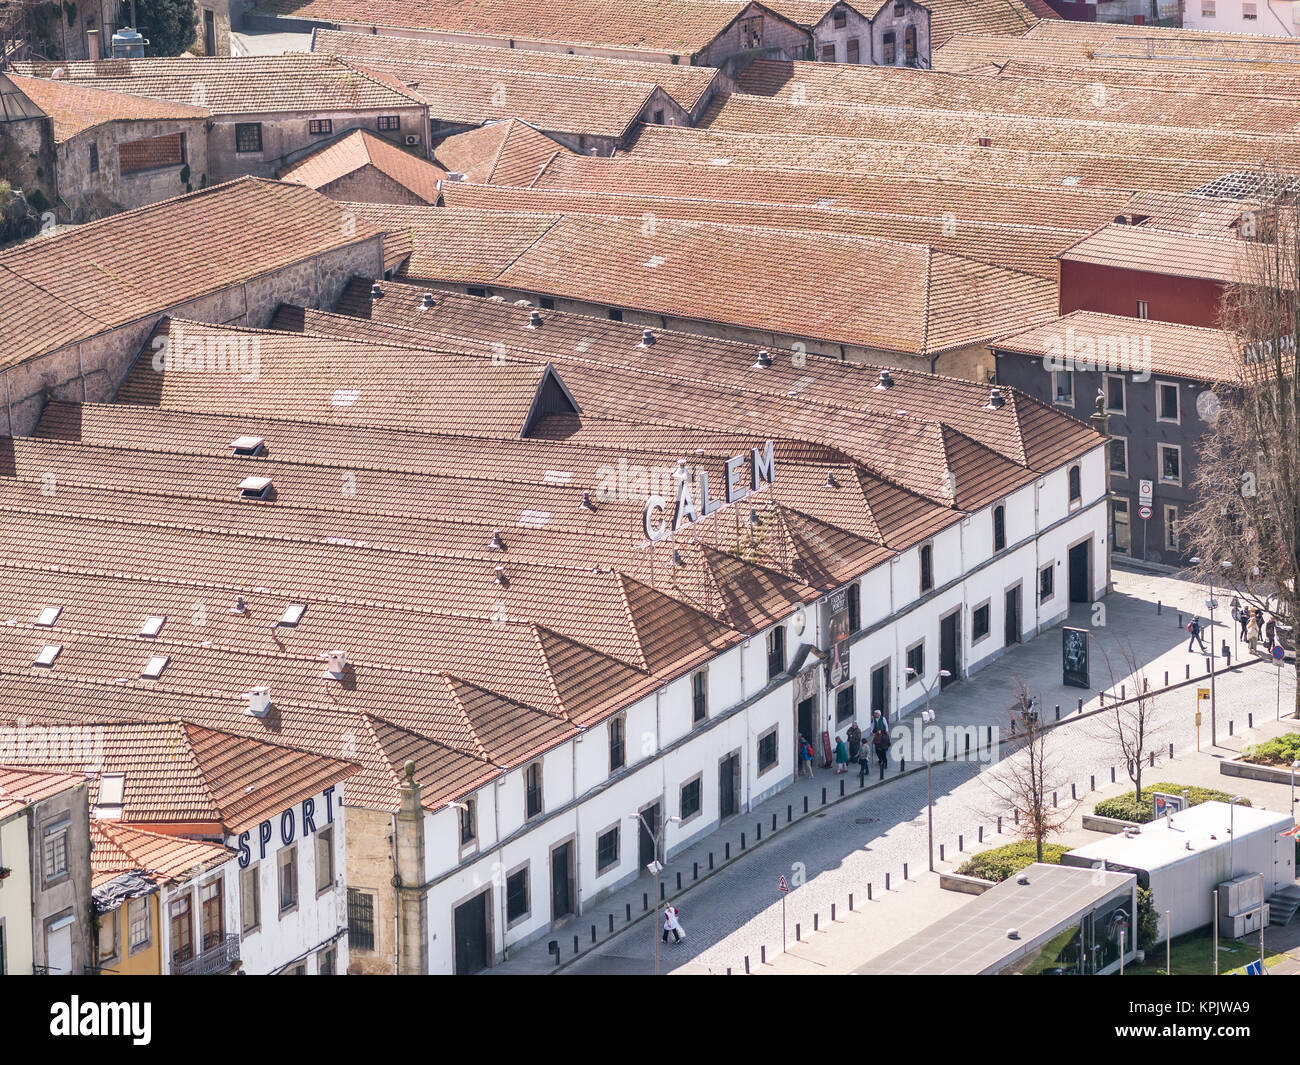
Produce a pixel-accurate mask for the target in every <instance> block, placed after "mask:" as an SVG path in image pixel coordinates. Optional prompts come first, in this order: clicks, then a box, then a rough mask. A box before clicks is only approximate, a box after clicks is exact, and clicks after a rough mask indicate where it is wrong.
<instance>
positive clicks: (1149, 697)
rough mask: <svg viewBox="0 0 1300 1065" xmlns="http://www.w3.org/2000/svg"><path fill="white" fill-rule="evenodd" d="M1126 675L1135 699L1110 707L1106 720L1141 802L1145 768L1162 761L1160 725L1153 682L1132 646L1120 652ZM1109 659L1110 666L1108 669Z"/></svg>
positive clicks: (1114, 681)
mask: <svg viewBox="0 0 1300 1065" xmlns="http://www.w3.org/2000/svg"><path fill="white" fill-rule="evenodd" d="M1121 655H1122V657H1123V661H1124V669H1125V671H1126V676H1127V677H1128V678H1129V680H1130V682H1131V683H1132V684H1133V690H1134V692H1135V694H1134V696H1133V698H1131V699H1125V700H1122V701H1121V700H1116V701H1115V702H1114V703H1112V704H1111V707H1110V711H1109V713H1107V714H1106V716H1105V718H1104V720H1105V722H1106V725H1107V727H1108V728H1109V730H1110V733H1111V739H1112V741H1113V746H1114V748H1115V750H1116V751H1117V753H1118V754H1119V756H1120V757H1121V758H1122V759H1123V760H1124V765H1125V767H1126V768H1127V770H1128V778H1129V780H1131V781H1132V782H1133V794H1134V796H1135V797H1136V798H1137V800H1138V802H1141V801H1142V768H1143V766H1144V765H1148V764H1149V765H1152V766H1154V765H1155V764H1156V762H1158V761H1159V760H1160V744H1159V742H1158V740H1159V736H1160V733H1161V725H1160V722H1159V720H1158V719H1157V717H1156V712H1155V711H1156V700H1155V695H1154V694H1153V693H1152V691H1151V683H1150V681H1149V680H1148V679H1147V675H1146V671H1145V670H1144V669H1143V666H1142V663H1141V661H1139V659H1138V656H1137V655H1136V654H1135V653H1134V652H1133V649H1132V647H1126V648H1124V649H1123V650H1122V651H1121ZM1109 665H1110V663H1109V660H1108V661H1107V667H1108V668H1109ZM1110 679H1111V686H1112V688H1113V687H1115V686H1116V680H1115V674H1114V671H1113V670H1112V671H1111V678H1110Z"/></svg>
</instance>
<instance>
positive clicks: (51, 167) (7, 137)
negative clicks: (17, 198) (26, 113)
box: [0, 118, 58, 210]
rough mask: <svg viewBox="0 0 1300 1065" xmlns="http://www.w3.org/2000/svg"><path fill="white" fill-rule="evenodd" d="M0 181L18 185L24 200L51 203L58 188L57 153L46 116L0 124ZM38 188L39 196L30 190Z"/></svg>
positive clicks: (35, 190)
mask: <svg viewBox="0 0 1300 1065" xmlns="http://www.w3.org/2000/svg"><path fill="white" fill-rule="evenodd" d="M0 131H2V132H0V181H7V182H9V184H10V185H11V186H12V187H13V188H15V189H22V190H23V193H24V194H25V195H26V197H27V201H28V203H31V202H32V200H33V199H35V200H36V203H35V204H33V207H34V208H35V209H37V210H40V209H41V207H40V206H38V205H40V203H41V200H42V199H44V200H45V201H47V203H46V205H47V206H51V207H52V206H53V205H54V201H55V197H56V195H57V192H58V188H57V178H56V175H57V173H58V167H57V155H56V153H55V148H54V127H53V125H52V123H51V122H50V120H49V119H48V118H27V119H23V120H21V121H19V122H6V123H5V124H4V125H3V126H0ZM36 192H40V194H41V195H40V196H39V197H35V196H34V194H35V193H36Z"/></svg>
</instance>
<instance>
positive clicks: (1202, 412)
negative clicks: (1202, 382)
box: [1196, 388, 1220, 423]
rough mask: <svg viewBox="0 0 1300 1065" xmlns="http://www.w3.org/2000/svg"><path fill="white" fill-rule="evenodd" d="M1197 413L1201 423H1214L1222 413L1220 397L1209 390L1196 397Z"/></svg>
mask: <svg viewBox="0 0 1300 1065" xmlns="http://www.w3.org/2000/svg"><path fill="white" fill-rule="evenodd" d="M1196 413H1197V414H1198V415H1199V416H1200V419H1201V421H1203V422H1210V423H1213V422H1214V421H1215V420H1216V419H1217V418H1218V417H1219V413H1220V405H1219V397H1218V396H1216V395H1215V394H1214V393H1213V392H1211V391H1210V390H1209V389H1208V388H1207V389H1206V390H1205V391H1204V392H1202V393H1201V394H1200V395H1199V396H1197V397H1196Z"/></svg>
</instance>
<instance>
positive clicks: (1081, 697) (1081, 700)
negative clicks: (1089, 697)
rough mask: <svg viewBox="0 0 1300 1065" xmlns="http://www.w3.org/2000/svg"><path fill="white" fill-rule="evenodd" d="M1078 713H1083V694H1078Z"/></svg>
mask: <svg viewBox="0 0 1300 1065" xmlns="http://www.w3.org/2000/svg"><path fill="white" fill-rule="evenodd" d="M1079 713H1081V714H1082V713H1083V696H1079Z"/></svg>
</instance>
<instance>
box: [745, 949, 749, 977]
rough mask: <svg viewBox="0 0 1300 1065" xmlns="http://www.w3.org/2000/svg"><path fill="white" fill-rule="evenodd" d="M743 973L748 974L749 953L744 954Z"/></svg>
mask: <svg viewBox="0 0 1300 1065" xmlns="http://www.w3.org/2000/svg"><path fill="white" fill-rule="evenodd" d="M745 975H746V976H748V975H749V955H748V954H746V955H745Z"/></svg>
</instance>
